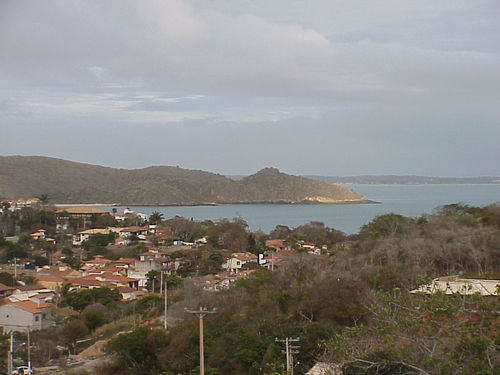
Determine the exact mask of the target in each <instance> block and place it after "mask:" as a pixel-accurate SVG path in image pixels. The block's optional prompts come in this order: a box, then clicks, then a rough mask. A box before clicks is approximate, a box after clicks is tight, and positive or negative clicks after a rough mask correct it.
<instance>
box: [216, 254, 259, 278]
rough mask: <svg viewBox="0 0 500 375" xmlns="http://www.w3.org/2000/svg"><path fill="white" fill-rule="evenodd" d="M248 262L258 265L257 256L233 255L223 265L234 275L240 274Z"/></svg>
mask: <svg viewBox="0 0 500 375" xmlns="http://www.w3.org/2000/svg"><path fill="white" fill-rule="evenodd" d="M248 262H253V263H257V255H255V254H252V253H249V252H246V253H232V254H231V257H230V258H229V259H228V260H227V261H226V263H224V264H223V265H222V268H225V269H227V270H229V271H231V272H232V273H238V271H239V270H240V269H241V267H242V266H243V265H244V264H245V263H248Z"/></svg>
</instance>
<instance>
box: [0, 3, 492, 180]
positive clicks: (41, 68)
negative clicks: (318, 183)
mask: <svg viewBox="0 0 500 375" xmlns="http://www.w3.org/2000/svg"><path fill="white" fill-rule="evenodd" d="M499 14H500V2H499V1H498V0H491V1H476V0H463V1H462V0H449V1H441V0H429V1H426V0H415V1H404V0H384V1H378V0H363V1H362V0H349V1H345V0H324V1H319V0H318V1H315V0H308V1H305V0H300V1H299V0H193V1H167V0H165V1H125V0H116V1H106V0H98V1H90V0H84V1H73V0H61V1H50V0H48V1H39V0H33V1H24V0H2V1H0V155H46V156H54V157H60V158H64V159H69V160H74V161H80V162H86V163H92V164H100V165H105V166H112V167H121V168H141V167H146V166H149V165H179V166H181V167H185V168H191V169H203V170H208V171H212V172H219V173H223V174H250V173H253V172H255V171H257V170H259V169H261V168H263V167H266V166H275V167H278V168H279V169H281V170H283V171H285V172H289V173H294V174H320V175H360V174H404V175H406V174H418V175H431V176H481V175H482V176H485V175H495V176H499V175H500V146H499V144H500V15H499Z"/></svg>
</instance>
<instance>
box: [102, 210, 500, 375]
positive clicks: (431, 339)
mask: <svg viewBox="0 0 500 375" xmlns="http://www.w3.org/2000/svg"><path fill="white" fill-rule="evenodd" d="M499 218H500V208H499V207H498V206H489V207H484V208H472V207H468V206H465V205H450V206H444V207H441V208H440V209H438V210H437V211H436V213H435V214H434V215H425V216H422V217H419V218H406V217H403V216H399V215H394V214H389V215H383V216H380V217H377V218H375V219H374V220H373V221H372V222H371V223H369V224H368V225H366V226H365V227H363V229H362V230H361V232H360V233H359V235H358V236H357V237H355V238H352V237H351V238H346V237H344V238H343V239H344V241H337V240H333V241H332V242H331V243H332V244H334V245H335V246H334V247H333V248H332V249H331V250H330V256H328V257H324V256H314V255H307V254H305V255H303V256H301V257H299V258H295V260H292V261H290V262H288V263H287V264H286V265H284V266H283V267H281V268H280V269H279V270H278V271H276V272H269V271H264V270H258V271H256V272H255V273H254V274H253V276H252V277H251V278H249V279H246V280H241V281H239V282H238V283H237V284H236V285H235V286H233V287H232V288H231V289H229V290H227V291H224V292H219V293H215V294H209V295H208V296H205V297H203V298H202V299H201V300H200V301H199V303H200V304H201V305H203V306H207V307H217V308H218V310H217V313H216V314H214V315H210V316H207V317H206V318H205V350H206V364H207V366H208V367H209V370H210V372H211V373H213V374H279V373H282V372H283V366H282V364H283V363H284V358H283V354H282V353H281V350H282V349H283V348H282V346H280V344H278V343H276V342H275V338H276V337H281V338H282V337H285V336H288V337H300V343H299V345H300V353H299V354H298V355H297V357H296V361H297V362H300V364H297V367H296V368H297V371H298V372H300V371H301V370H302V371H306V370H307V369H309V368H310V367H311V366H312V365H313V363H314V362H315V361H316V360H318V359H322V360H324V361H331V362H335V363H338V364H339V365H341V366H342V368H343V371H344V373H345V374H350V375H352V374H436V375H438V374H439V375H447V374H484V375H488V374H491V375H493V374H498V373H499V372H498V369H499V368H500V318H499V310H500V309H499V297H479V296H468V297H467V296H459V295H451V296H450V295H442V294H436V295H414V294H410V293H408V291H409V290H411V289H412V288H413V287H416V286H418V285H420V284H421V283H423V282H425V281H428V280H430V278H433V277H438V276H444V275H451V274H458V273H462V274H467V275H468V276H471V277H478V276H479V277H498V275H499V273H500V268H499V261H500V225H499V223H500V221H499ZM321 228H322V226H321V225H318V224H314V223H312V224H310V225H309V227H307V228H305V229H307V230H309V232H310V233H312V234H314V235H315V237H314V238H324V239H325V240H328V237H329V235H331V233H333V234H335V232H333V231H332V230H330V229H328V228H325V230H324V233H321ZM277 229H280V235H279V236H278V235H277V234H276V233H274V234H273V233H272V234H271V235H272V236H273V235H274V236H275V237H281V238H284V239H287V240H290V241H293V239H294V236H295V239H297V238H298V237H297V234H298V233H300V235H301V236H303V237H305V236H306V234H304V231H303V229H300V230H299V231H297V230H295V231H293V230H289V231H287V230H286V228H284V227H281V228H277ZM335 236H337V235H335ZM306 238H307V237H306ZM335 238H337V237H335ZM338 238H341V237H338ZM138 334H142V335H146V331H144V332H142V333H140V332H139V333H137V332H133V333H130V334H123V335H120V336H118V338H116V339H115V340H112V341H111V343H110V345H109V347H108V350H109V351H110V352H114V353H116V354H118V355H119V356H120V357H121V358H122V359H123V360H124V361H125V363H127V365H128V368H130V369H131V372H130V373H135V374H142V373H144V374H145V373H158V374H159V373H166V374H178V373H180V374H189V373H191V372H192V371H193V370H195V369H196V366H197V364H198V356H197V353H198V331H197V320H196V319H195V318H194V317H191V316H187V317H186V319H185V321H184V322H183V323H180V324H178V325H177V326H175V327H173V328H171V329H170V330H169V331H168V332H167V334H166V335H164V334H160V333H157V334H156V335H157V336H155V335H153V334H152V333H149V332H148V333H147V335H148V336H147V337H148V339H149V340H153V341H150V342H152V343H153V344H154V345H153V348H151V347H148V351H147V353H141V357H139V359H140V358H143V356H144V355H147V360H148V362H149V364H150V365H151V367H150V369H151V370H150V372H146V370H144V369H142V368H141V367H140V366H137V359H136V358H135V357H134V355H133V354H131V353H133V352H134V350H135V349H134V348H136V345H135V344H136V341H134V340H133V337H135V336H134V335H138ZM155 337H156V338H155ZM127 342H128V343H130V345H131V347H129V346H128V345H127ZM132 344H134V345H132Z"/></svg>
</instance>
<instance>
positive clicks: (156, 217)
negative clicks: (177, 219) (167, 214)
mask: <svg viewBox="0 0 500 375" xmlns="http://www.w3.org/2000/svg"><path fill="white" fill-rule="evenodd" d="M162 221H163V214H162V213H161V212H158V211H154V212H153V213H152V214H151V215H150V216H149V222H150V223H151V224H157V225H158V224H161V222H162Z"/></svg>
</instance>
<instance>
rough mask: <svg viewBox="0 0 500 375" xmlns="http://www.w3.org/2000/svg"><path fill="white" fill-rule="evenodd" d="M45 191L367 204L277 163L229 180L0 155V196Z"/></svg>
mask: <svg viewBox="0 0 500 375" xmlns="http://www.w3.org/2000/svg"><path fill="white" fill-rule="evenodd" d="M40 194H46V195H48V196H49V197H50V199H51V201H53V202H55V203H73V204H77V203H87V204H89V203H95V202H100V203H111V204H120V205H203V204H236V203H238V204H259V203H284V204H303V203H325V204H352V203H372V202H371V201H369V200H367V199H365V198H364V197H362V196H361V195H359V194H357V193H356V192H354V191H353V190H351V189H347V188H345V187H342V186H339V185H335V184H329V183H326V182H323V181H318V180H313V179H309V178H304V177H299V176H292V175H288V174H285V173H282V172H280V171H279V170H278V169H276V168H264V169H262V170H260V171H259V172H257V173H255V174H253V175H251V176H248V177H245V178H243V179H241V180H239V181H234V180H232V179H230V178H228V177H225V176H222V175H220V174H215V173H210V172H205V171H199V170H189V169H183V168H179V167H171V166H152V167H148V168H143V169H115V168H108V167H103V166H98V165H90V164H84V163H76V162H72V161H67V160H61V159H56V158H49V157H41V156H3V157H0V199H1V198H10V199H17V198H26V197H33V196H37V195H40Z"/></svg>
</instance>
